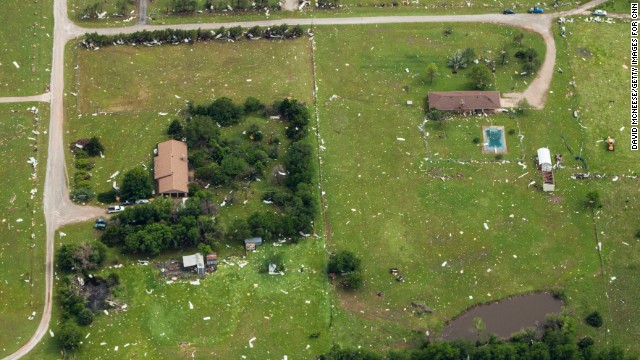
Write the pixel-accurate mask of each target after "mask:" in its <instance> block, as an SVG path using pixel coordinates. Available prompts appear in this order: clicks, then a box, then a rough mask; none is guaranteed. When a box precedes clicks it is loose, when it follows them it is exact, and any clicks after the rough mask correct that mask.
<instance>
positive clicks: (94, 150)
mask: <svg viewBox="0 0 640 360" xmlns="http://www.w3.org/2000/svg"><path fill="white" fill-rule="evenodd" d="M83 150H84V151H86V152H87V155H89V156H99V155H100V153H104V145H102V143H100V139H98V138H97V137H95V136H93V137H92V138H91V139H89V142H88V143H87V145H85V146H84V149H83Z"/></svg>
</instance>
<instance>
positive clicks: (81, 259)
mask: <svg viewBox="0 0 640 360" xmlns="http://www.w3.org/2000/svg"><path fill="white" fill-rule="evenodd" d="M106 253H107V249H106V247H105V245H104V244H103V243H100V242H95V243H93V244H91V243H88V242H83V243H80V244H65V245H62V246H61V247H60V250H59V251H58V264H59V265H60V267H61V268H62V269H64V270H67V271H68V270H76V271H82V270H95V269H97V268H98V266H100V265H102V263H103V261H104V260H105V258H106Z"/></svg>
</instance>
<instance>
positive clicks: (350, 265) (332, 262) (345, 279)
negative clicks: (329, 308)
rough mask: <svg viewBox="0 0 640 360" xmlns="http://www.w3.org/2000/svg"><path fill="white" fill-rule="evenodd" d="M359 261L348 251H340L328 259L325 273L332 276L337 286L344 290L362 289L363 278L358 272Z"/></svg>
mask: <svg viewBox="0 0 640 360" xmlns="http://www.w3.org/2000/svg"><path fill="white" fill-rule="evenodd" d="M360 262H361V261H360V259H359V258H357V257H356V256H355V255H354V254H353V253H352V252H350V251H340V252H338V253H336V254H333V255H331V256H330V257H329V263H328V264H327V273H328V274H334V275H335V276H337V278H338V279H339V284H340V286H342V288H344V289H346V290H357V289H359V288H360V287H362V285H363V282H364V278H363V276H362V273H361V272H360Z"/></svg>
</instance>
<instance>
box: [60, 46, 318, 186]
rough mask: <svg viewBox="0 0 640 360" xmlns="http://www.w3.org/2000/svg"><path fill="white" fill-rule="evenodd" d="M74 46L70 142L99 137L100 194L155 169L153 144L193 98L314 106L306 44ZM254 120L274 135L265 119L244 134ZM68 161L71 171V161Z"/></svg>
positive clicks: (97, 175)
mask: <svg viewBox="0 0 640 360" xmlns="http://www.w3.org/2000/svg"><path fill="white" fill-rule="evenodd" d="M68 49H70V52H69V53H70V54H71V56H72V59H74V61H71V62H69V63H68V64H67V70H68V72H67V85H68V86H70V87H69V88H68V89H67V97H66V106H67V114H68V118H69V121H67V122H66V123H65V125H66V126H67V132H66V138H65V142H67V143H71V142H73V141H75V140H76V139H78V138H82V137H90V136H93V135H98V136H100V138H101V141H102V143H103V144H104V145H105V158H104V159H96V168H95V169H94V170H93V172H92V173H93V180H92V181H94V187H95V189H96V191H97V192H101V191H106V190H108V189H109V187H110V186H111V183H109V182H107V180H108V179H109V177H110V176H111V175H112V174H113V173H115V172H116V171H120V172H121V175H119V177H116V178H115V179H116V181H117V182H118V183H120V181H121V180H122V174H123V173H124V171H126V170H129V169H131V168H132V167H134V166H135V165H142V164H144V165H147V166H150V165H151V163H152V161H153V159H152V156H153V155H152V154H153V149H154V147H155V145H156V144H157V143H158V142H159V141H163V140H166V139H167V136H166V130H167V128H168V126H169V123H170V122H171V121H172V120H173V119H174V117H175V115H176V114H177V113H178V112H180V111H182V110H183V109H184V108H185V106H186V101H187V100H192V101H194V103H195V104H204V103H207V102H210V101H212V100H213V99H215V98H216V97H222V96H226V97H230V98H232V99H233V100H235V101H238V102H242V101H244V99H245V98H246V97H247V96H254V97H257V98H258V99H260V100H261V101H263V102H264V103H268V104H270V103H272V102H273V101H274V100H277V99H283V98H285V97H288V96H292V97H296V98H298V99H300V100H301V101H304V102H307V103H309V102H310V101H311V91H310V90H311V88H312V85H311V74H310V72H311V67H310V54H309V51H310V46H309V42H308V39H299V40H294V41H285V42H269V41H255V42H239V43H234V44H220V43H207V44H196V45H194V46H173V47H161V48H132V47H110V48H106V49H102V50H100V51H85V50H82V49H75V48H73V47H68ZM259 64H260V65H259ZM76 65H77V70H74V68H75V67H76ZM116 65H117V66H116ZM158 74H165V75H164V76H158ZM247 80H250V81H247ZM107 84H108V85H107ZM73 94H76V95H77V96H74V95H73ZM160 113H162V114H165V113H166V115H164V116H163V115H160ZM94 114H95V116H94ZM251 121H256V122H260V123H262V125H263V128H264V129H265V131H276V130H275V127H274V126H273V125H269V124H268V123H269V122H268V121H265V120H262V119H248V120H247V122H246V124H245V125H242V130H244V128H245V127H246V126H248V124H249V123H250V122H251ZM270 128H272V130H268V129H270ZM234 131H235V130H234ZM240 131H241V130H240ZM277 131H280V132H281V131H282V129H279V130H277ZM267 135H269V134H268V133H267ZM280 138H281V139H284V136H283V135H281V136H280ZM67 161H68V164H69V165H70V166H72V157H71V156H68V157H67ZM265 186H266V184H265ZM259 188H260V187H259V186H258V189H257V191H259ZM254 196H255V197H259V196H261V194H260V193H258V194H257V195H256V194H254Z"/></svg>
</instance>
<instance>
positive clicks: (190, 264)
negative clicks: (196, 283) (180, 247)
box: [182, 253, 205, 275]
mask: <svg viewBox="0 0 640 360" xmlns="http://www.w3.org/2000/svg"><path fill="white" fill-rule="evenodd" d="M182 267H183V268H184V269H186V270H190V269H191V268H195V269H196V272H197V273H198V275H204V273H205V268H204V257H203V256H202V254H200V253H196V254H193V255H185V256H183V257H182Z"/></svg>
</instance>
